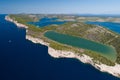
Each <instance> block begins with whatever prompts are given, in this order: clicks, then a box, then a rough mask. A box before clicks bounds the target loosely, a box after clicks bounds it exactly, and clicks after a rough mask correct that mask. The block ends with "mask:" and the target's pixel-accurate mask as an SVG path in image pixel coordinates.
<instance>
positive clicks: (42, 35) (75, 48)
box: [5, 14, 120, 77]
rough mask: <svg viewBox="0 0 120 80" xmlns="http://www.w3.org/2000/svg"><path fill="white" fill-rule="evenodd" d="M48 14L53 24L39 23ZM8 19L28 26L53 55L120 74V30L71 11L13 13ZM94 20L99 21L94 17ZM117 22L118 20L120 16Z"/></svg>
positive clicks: (36, 40)
mask: <svg viewBox="0 0 120 80" xmlns="http://www.w3.org/2000/svg"><path fill="white" fill-rule="evenodd" d="M46 16H47V18H45V19H44V20H48V21H46V24H48V23H49V24H50V22H49V21H51V22H52V23H53V24H50V25H46V26H43V25H41V23H39V21H44V20H43V18H44V17H46ZM50 18H52V20H50ZM5 19H6V20H7V21H10V22H13V23H14V24H16V25H17V26H18V27H21V28H26V39H28V40H30V41H32V42H33V43H40V44H42V45H45V46H47V47H48V53H49V55H50V56H52V57H54V58H61V57H64V58H76V59H78V60H80V61H81V62H83V63H88V64H91V65H92V66H94V67H95V68H97V69H99V70H100V71H102V72H107V73H110V74H112V75H114V76H117V77H120V70H119V69H120V49H119V48H120V44H119V43H120V35H119V34H118V33H115V32H113V31H111V30H109V29H107V28H104V27H102V26H97V25H91V24H86V23H85V21H87V20H88V19H87V18H86V17H78V16H70V15H38V14H37V15H35V14H16V15H13V14H11V15H7V16H6V17H5ZM83 19H84V20H83ZM90 19H91V18H90ZM92 20H94V21H96V19H94V18H92ZM97 20H100V21H101V20H102V21H103V20H104V21H106V20H109V21H112V20H114V18H109V19H107V18H105V19H103V18H100V17H97ZM88 21H89V20H88ZM113 22H114V21H113ZM115 22H119V19H117V20H116V21H115Z"/></svg>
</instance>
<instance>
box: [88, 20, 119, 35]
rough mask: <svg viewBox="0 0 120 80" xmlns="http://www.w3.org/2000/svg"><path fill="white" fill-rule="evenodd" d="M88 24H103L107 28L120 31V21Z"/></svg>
mask: <svg viewBox="0 0 120 80" xmlns="http://www.w3.org/2000/svg"><path fill="white" fill-rule="evenodd" d="M86 23H87V24H94V25H99V26H103V27H105V28H108V29H110V30H112V31H114V32H117V33H120V23H113V22H90V21H88V22H86Z"/></svg>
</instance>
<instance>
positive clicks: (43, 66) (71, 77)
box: [0, 15, 120, 80]
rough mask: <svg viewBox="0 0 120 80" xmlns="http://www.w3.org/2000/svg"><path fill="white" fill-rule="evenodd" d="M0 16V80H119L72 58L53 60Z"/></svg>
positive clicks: (46, 50)
mask: <svg viewBox="0 0 120 80" xmlns="http://www.w3.org/2000/svg"><path fill="white" fill-rule="evenodd" d="M4 16H5V15H0V80H120V78H116V77H114V76H112V75H110V74H107V73H102V72H100V71H98V70H97V69H95V68H94V67H92V66H91V65H88V64H83V63H81V62H80V61H78V60H76V59H65V58H61V59H55V58H52V57H50V56H49V54H48V48H47V47H46V46H43V45H40V44H34V43H32V42H31V41H28V40H26V39H25V35H26V33H25V29H21V28H17V26H15V25H14V24H13V23H11V22H7V21H5V20H4Z"/></svg>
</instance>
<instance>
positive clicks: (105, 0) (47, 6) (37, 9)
mask: <svg viewBox="0 0 120 80" xmlns="http://www.w3.org/2000/svg"><path fill="white" fill-rule="evenodd" d="M119 7H120V0H99V1H98V0H19V1H18V0H12V1H11V0H3V1H0V14H19V13H25V14H30V13H32V14H91V15H101V14H115V15H118V14H120V10H119V9H118V8H119Z"/></svg>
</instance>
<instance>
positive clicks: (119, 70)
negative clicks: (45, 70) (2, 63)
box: [5, 16, 120, 77]
mask: <svg viewBox="0 0 120 80" xmlns="http://www.w3.org/2000/svg"><path fill="white" fill-rule="evenodd" d="M5 19H6V20H7V21H10V22H13V23H15V24H16V25H17V26H18V27H22V28H26V29H27V28H28V27H27V26H26V25H23V24H21V23H18V22H17V21H14V20H12V19H11V18H10V17H9V16H6V17H5ZM26 31H27V30H26ZM26 39H27V40H30V41H32V42H33V43H39V44H42V45H45V46H48V53H49V55H50V56H52V57H54V58H61V57H63V58H76V59H78V60H80V61H81V62H83V63H88V64H91V65H92V66H94V67H95V68H96V69H99V70H100V71H102V72H107V73H110V74H112V75H114V76H116V77H120V64H116V65H115V66H108V65H105V64H101V63H100V64H96V63H94V62H93V60H92V58H91V57H89V56H87V55H85V54H83V55H82V56H80V55H78V54H77V53H74V52H71V51H61V50H55V49H53V48H51V47H50V46H49V43H46V42H44V41H43V40H42V39H39V38H34V37H32V36H30V35H26Z"/></svg>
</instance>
